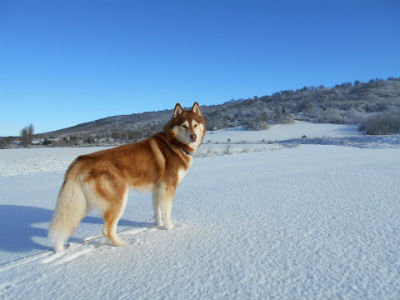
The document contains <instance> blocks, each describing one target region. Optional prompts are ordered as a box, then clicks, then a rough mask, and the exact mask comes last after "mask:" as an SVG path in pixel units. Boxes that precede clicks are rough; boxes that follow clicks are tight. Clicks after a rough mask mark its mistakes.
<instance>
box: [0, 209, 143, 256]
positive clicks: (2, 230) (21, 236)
mask: <svg viewBox="0 0 400 300" xmlns="http://www.w3.org/2000/svg"><path fill="white" fill-rule="evenodd" d="M52 214H53V211H52V210H50V209H46V208H40V207H33V206H19V205H3V204H0V251H1V250H2V251H8V252H24V251H29V250H51V247H49V242H47V239H46V238H47V228H48V224H49V222H50V219H51V216H52ZM39 223H47V224H46V225H45V228H43V224H41V227H38V224H39ZM81 223H83V224H84V223H86V224H103V219H102V218H99V217H92V216H86V217H85V218H84V219H83V220H82V222H81ZM118 225H122V226H130V227H143V226H144V225H143V223H139V222H132V221H128V220H124V219H121V220H120V221H119V222H118ZM100 232H101V231H100ZM100 232H99V233H100ZM35 237H39V238H45V239H46V240H45V242H43V244H40V243H38V242H35V241H34V238H35ZM69 240H70V241H76V242H80V241H81V239H77V238H70V239H69Z"/></svg>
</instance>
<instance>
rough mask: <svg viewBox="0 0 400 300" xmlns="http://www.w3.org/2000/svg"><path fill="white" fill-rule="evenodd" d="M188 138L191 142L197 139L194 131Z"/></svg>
mask: <svg viewBox="0 0 400 300" xmlns="http://www.w3.org/2000/svg"><path fill="white" fill-rule="evenodd" d="M190 140H191V141H192V142H195V141H196V140H197V135H196V134H195V133H193V134H191V135H190Z"/></svg>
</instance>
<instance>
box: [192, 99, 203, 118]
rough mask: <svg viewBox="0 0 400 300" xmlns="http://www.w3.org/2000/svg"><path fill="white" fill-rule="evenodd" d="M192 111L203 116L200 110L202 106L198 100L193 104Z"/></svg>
mask: <svg viewBox="0 0 400 300" xmlns="http://www.w3.org/2000/svg"><path fill="white" fill-rule="evenodd" d="M192 112H194V113H195V114H197V115H199V116H201V117H202V116H203V115H202V114H201V111H200V106H199V104H198V103H197V102H195V103H194V104H193V106H192Z"/></svg>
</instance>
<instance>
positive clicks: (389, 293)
mask: <svg viewBox="0 0 400 300" xmlns="http://www.w3.org/2000/svg"><path fill="white" fill-rule="evenodd" d="M303 135H306V136H307V138H302V137H303ZM228 139H230V142H228ZM385 139H389V142H383V140H385ZM397 139H398V137H396V136H393V137H367V138H365V137H363V136H361V135H360V134H359V133H358V132H357V131H356V128H355V127H353V126H343V125H318V124H307V123H301V122H297V123H295V124H292V125H286V126H282V125H278V126H274V127H272V128H271V129H269V130H267V131H262V132H260V131H258V132H245V131H240V130H221V131H217V132H214V133H212V134H211V133H207V136H206V137H205V139H204V145H202V148H201V151H200V153H198V155H197V156H198V157H197V158H196V159H195V161H194V163H193V166H192V168H191V170H190V171H189V173H188V175H187V176H186V177H185V179H184V180H183V181H182V182H181V184H180V186H179V187H178V190H177V193H176V196H175V198H174V205H173V210H172V219H173V221H174V222H175V224H176V227H175V229H174V230H172V231H166V230H162V229H158V228H155V227H154V223H153V221H152V220H150V219H151V217H152V208H151V197H150V195H148V194H140V193H137V192H131V193H130V196H129V201H128V205H127V207H126V210H125V213H124V215H123V217H122V219H121V221H120V226H119V231H122V232H121V236H122V237H123V238H124V239H125V240H127V241H129V242H130V244H129V245H128V246H126V247H123V248H114V247H112V246H110V244H109V243H108V242H107V241H106V240H105V239H104V238H102V237H101V235H100V232H101V229H102V219H101V217H100V216H99V214H98V213H96V212H93V213H91V214H90V215H89V216H88V217H86V218H85V219H84V220H83V222H82V223H81V224H80V226H79V227H78V228H77V230H76V231H75V232H74V234H73V236H72V238H71V239H70V247H69V248H68V249H67V250H66V251H65V252H63V253H61V254H54V253H52V252H51V250H50V247H49V243H48V241H47V239H46V235H47V226H48V223H49V220H50V217H51V214H52V210H53V208H54V204H55V199H56V196H57V193H58V189H59V188H60V186H61V183H62V177H63V172H64V171H65V169H66V168H67V166H68V164H69V163H71V162H72V160H73V159H74V158H75V157H76V156H77V155H80V154H83V153H88V152H92V151H94V150H98V149H99V148H43V149H20V150H0V191H1V196H0V299H283V298H284V299H308V298H312V299H398V298H400V234H399V230H400V202H399V195H400V147H399V144H400V143H399V142H397ZM263 140H264V141H263ZM305 141H307V142H305ZM327 141H331V142H330V143H328V142H327ZM343 141H346V142H343ZM217 143H218V144H217ZM335 143H336V144H338V145H346V146H337V145H335Z"/></svg>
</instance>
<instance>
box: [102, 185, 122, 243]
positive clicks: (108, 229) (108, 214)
mask: <svg viewBox="0 0 400 300" xmlns="http://www.w3.org/2000/svg"><path fill="white" fill-rule="evenodd" d="M127 198H128V190H127V189H126V191H125V193H124V194H123V195H122V196H121V198H120V199H121V201H115V202H112V204H111V205H110V206H109V207H108V208H107V209H106V210H105V211H104V213H103V218H104V229H103V235H104V236H105V237H106V238H107V239H108V240H109V241H110V242H111V244H113V245H114V246H116V247H119V246H125V245H126V244H127V243H126V242H125V241H124V240H122V239H121V238H120V237H119V236H118V234H117V225H118V221H119V219H120V218H121V216H122V213H123V212H124V210H125V206H126V202H127Z"/></svg>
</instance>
